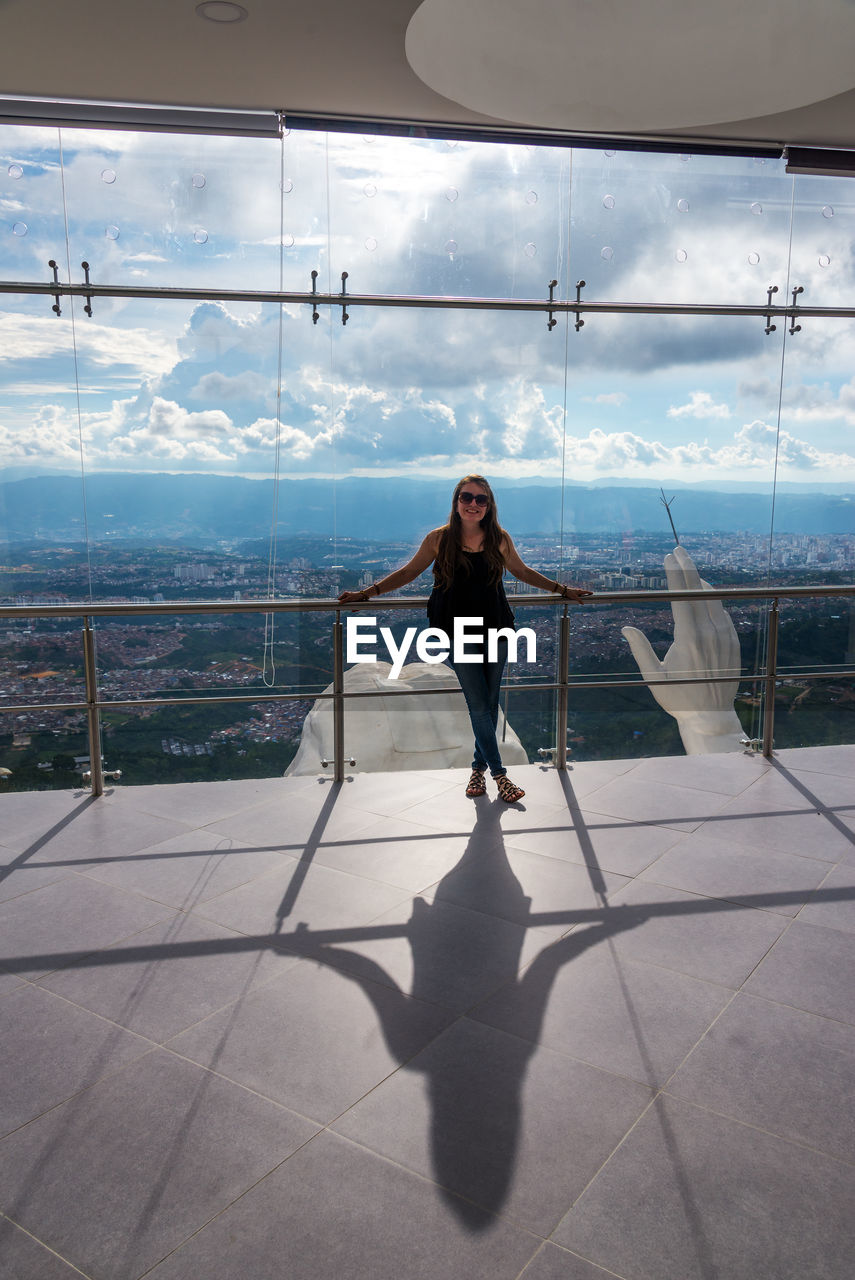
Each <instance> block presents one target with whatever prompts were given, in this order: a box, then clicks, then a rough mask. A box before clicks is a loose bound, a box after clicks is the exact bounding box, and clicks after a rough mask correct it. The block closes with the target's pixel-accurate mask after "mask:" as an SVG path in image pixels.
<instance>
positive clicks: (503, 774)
mask: <svg viewBox="0 0 855 1280" xmlns="http://www.w3.org/2000/svg"><path fill="white" fill-rule="evenodd" d="M430 564H433V576H434V583H435V586H434V589H433V592H432V594H431V598H430V602H429V604H428V620H429V622H430V624H431V626H433V627H441V628H442V629H443V630H444V631H446V632H447V633H449V634H450V633H451V632H452V631H453V629H454V619H455V618H459V617H465V618H483V624H484V630H485V632H486V631H487V630H488V629H489V628H491V627H495V628H500V627H510V626H513V621H514V615H513V613H512V612H511V608H510V605H509V604H508V601H507V597H506V596H505V591H504V587H503V586H502V574H503V573H504V572H505V570H507V571H508V572H509V573H511V574H513V576H514V577H515V578H518V579H519V581H520V582H524V583H526V585H527V586H530V587H539V588H540V589H541V590H543V591H553V592H557V593H558V594H559V595H561V596H563V597H564V599H565V600H573V601H575V602H576V603H578V602H579V601H580V600H582V599H583V598H584V597H585V596H589V595H591V592H590V591H586V590H583V589H581V588H577V587H566V586H563V585H562V584H561V583H559V582H552V581H550V579H549V578H545V577H544V576H543V574H542V573H538V571H537V570H536V569H531V568H529V566H528V565H527V564H525V563H524V561H522V560H521V559H520V557H519V554H518V552H517V549H516V547H515V546H514V544H513V541H512V539H511V536H510V534H509V533H506V532H505V530H504V529H502V527H501V525H500V524H499V520H498V515H497V512H496V500H495V498H494V497H493V491H492V489H491V488H490V486H489V484H488V483H487V481H486V480H485V479H484V477H483V476H475V475H471V476H464V477H463V479H462V480H461V481H459V483H458V484H457V487H456V488H455V490H454V498H453V499H452V503H451V514H450V516H449V518H448V523H447V524H444V525H443V526H442V528H440V529H433V530H432V531H431V532H430V533H429V534H428V535H427V537H426V538H425V540H424V542H423V543H422V545H421V546H420V547H419V549H418V551H417V552H416V554H415V555H414V556H413V558H412V560H410V561H409V563H407V564H405V565H402V567H401V568H400V569H396V570H395V571H394V572H393V573H390V574H388V575H387V576H386V577H385V578H382V579H381V580H380V581H379V582H374V583H372V585H371V586H370V587H367V588H366V589H365V590H364V591H343V592H342V593H341V595H340V596H339V602H340V603H341V604H349V603H351V602H352V601H354V600H371V599H372V598H373V597H374V596H379V595H383V593H384V592H386V591H395V590H396V589H397V588H398V587H403V586H406V584H407V583H408V582H412V581H413V579H414V578H417V577H418V576H419V574H420V573H423V572H424V571H425V569H427V568H428V566H429V565H430ZM507 656H508V642H507V640H504V639H502V640H499V642H498V652H497V654H496V659H497V660H496V661H495V662H488V661H487V657H486V654H485V656H484V658H483V659H482V660H481V661H480V662H454V660H453V658H452V659H450V665H451V666H452V667H453V668H454V672H455V674H456V676H457V679H458V681H459V682H460V687H461V689H462V690H463V696H464V697H465V699H466V706H467V708H468V710H469V719H470V720H471V722H472V730H473V732H474V734H475V754H474V757H473V760H472V775H471V777H470V778H469V783H468V785H467V787H466V794H467V796H473V797H474V796H482V795H484V793H485V792H486V790H487V786H486V778H485V775H486V772H487V769H488V768H489V770H490V774H491V776H492V778H493V779H494V781H495V783H496V786H497V787H498V789H499V795H500V796H501V798H502V799H503V800H505V801H507V803H508V804H513V803H514V801H516V800H521V799H522V797H523V796H524V795H525V792H524V791H523V789H522V788H521V787H518V786H516V785H515V784H514V783H513V782H511V780H510V778H509V777H508V775H507V771H506V769H505V767H504V765H503V764H502V757H501V754H500V752H499V744H498V741H497V739H496V726H497V724H498V720H499V690H500V688H501V683H502V673H503V671H504V669H505V663H506V662H507Z"/></svg>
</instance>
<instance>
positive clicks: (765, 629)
mask: <svg viewBox="0 0 855 1280" xmlns="http://www.w3.org/2000/svg"><path fill="white" fill-rule="evenodd" d="M795 209H796V179H795V175H794V176H793V179H792V193H791V196H790V235H789V241H788V243H787V284H786V289H785V291H784V293H785V296H788V295H789V292H790V275H791V271H792V265H793V222H794V220H795ZM793 323H795V321H793ZM786 355H787V326H786V325H784V330H783V333H782V334H781V367H780V371H779V373H778V411H777V415H776V419H775V459H774V463H773V465H772V506H771V510H770V513H769V554H768V557H767V561H766V582H765V585H766V586H767V587H770V586H771V585H772V545H773V542H774V537H775V504H776V500H777V496H778V459H779V455H780V450H781V412H782V409H783V403H784V365H785V362H786ZM757 615H758V618H757V640H756V643H755V648H754V670H755V671H759V670H760V659H761V653H762V651H763V650H764V649H765V650H766V660H767V661H768V659H769V656H770V655H769V653H768V647H769V615H768V612H764V611H763V606H762V604H758V606H757ZM763 711H764V708H763V705H762V700H760V701H758V703H757V705H755V706H754V707H753V709H752V716H751V738H752V739H756V738H759V737H760V736H761V732H762V730H761V725H762V720H763Z"/></svg>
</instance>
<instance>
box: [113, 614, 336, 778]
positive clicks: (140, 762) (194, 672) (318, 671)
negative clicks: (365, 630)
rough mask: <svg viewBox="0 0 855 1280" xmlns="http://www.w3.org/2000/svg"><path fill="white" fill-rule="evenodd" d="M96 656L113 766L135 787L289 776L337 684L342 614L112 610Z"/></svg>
mask: <svg viewBox="0 0 855 1280" xmlns="http://www.w3.org/2000/svg"><path fill="white" fill-rule="evenodd" d="M97 653H98V683H99V692H100V696H101V697H102V699H103V700H104V702H105V704H106V705H105V708H104V711H103V713H102V747H103V754H104V760H105V768H106V769H108V770H113V769H120V770H121V771H122V777H123V780H124V781H125V782H128V783H131V784H133V783H141V782H146V781H162V782H182V781H183V782H187V781H193V780H195V779H196V778H197V777H203V776H204V777H209V778H212V779H215V778H218V777H233V778H234V777H263V776H271V777H278V776H281V775H282V774H283V773H284V772H285V770H286V769H287V768H288V767H289V765H290V764H291V761H292V760H293V757H294V755H295V754H296V751H297V748H298V745H299V742H300V737H301V733H302V729H303V722H304V720H305V718H306V716H307V714H308V712H309V711H310V709H311V707H312V705H313V703H314V700H315V697H316V695H317V694H319V693H322V692H323V691H324V690H325V689H326V688H327V687H328V686H329V685H330V684H331V682H332V670H333V663H332V627H331V615H330V614H328V613H323V612H306V613H279V614H275V615H267V614H247V613H228V614H194V615H187V614H183V615H182V614H179V615H168V614H163V615H149V616H148V617H145V618H138V617H136V618H128V617H121V616H120V617H117V618H105V619H101V620H99V626H98V630H97ZM280 694H295V695H298V696H296V697H289V698H282V699H281V700H271V695H280ZM238 698H240V699H241V700H239V701H238V700H235V701H228V699H238ZM135 699H139V700H140V705H139V706H133V705H130V706H129V705H124V704H126V703H127V702H128V701H129V700H130V701H132V700H135ZM161 699H167V700H178V701H177V702H176V701H169V702H168V703H163V704H161V705H157V702H158V700H161ZM182 699H183V700H185V702H186V705H182V701H181V700H182ZM244 699H246V700H244ZM111 702H115V703H116V704H121V705H116V706H115V707H111V706H110V705H109V704H110V703H111ZM146 702H147V703H148V704H149V705H145V704H146ZM152 773H153V774H155V775H156V777H152V776H150V774H152Z"/></svg>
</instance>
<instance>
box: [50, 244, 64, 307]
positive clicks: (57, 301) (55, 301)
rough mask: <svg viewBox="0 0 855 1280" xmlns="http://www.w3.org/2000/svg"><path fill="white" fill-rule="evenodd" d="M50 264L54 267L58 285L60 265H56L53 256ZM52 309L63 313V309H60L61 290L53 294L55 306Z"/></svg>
mask: <svg viewBox="0 0 855 1280" xmlns="http://www.w3.org/2000/svg"><path fill="white" fill-rule="evenodd" d="M48 266H49V267H52V268H53V282H54V284H56V285H58V284H59V267H58V266H57V265H56V263H55V262H54V260H53V258H51V260H50V262H49V263H48ZM51 311H55V312H56V314H57V315H58V316H61V315H62V311H61V310H60V306H59V292H57V293H55V294H54V295H53V306H52V307H51Z"/></svg>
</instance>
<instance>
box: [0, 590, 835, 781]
mask: <svg viewBox="0 0 855 1280" xmlns="http://www.w3.org/2000/svg"><path fill="white" fill-rule="evenodd" d="M843 596H849V597H855V585H853V586H828V585H815V586H806V587H723V588H712V589H710V588H700V589H697V590H691V591H668V590H661V591H658V590H653V591H603V592H597V593H595V594H594V595H592V596H591V597H590V598H587V599H586V600H585V602H584V603H585V608H590V607H595V606H597V605H604V604H609V605H620V604H654V603H659V602H661V603H667V604H674V603H678V602H681V601H691V600H705V601H711V600H722V601H725V600H729V601H763V600H765V601H768V603H769V609H768V614H767V622H768V629H767V638H766V656H765V662H763V663H762V664H761V669H760V670H757V671H753V672H748V673H742V672H737V673H735V674H734V673H733V672H732V671H731V672H728V673H727V674H724V675H697V674H695V675H686V676H683V677H680V678H676V679H675V678H672V677H670V676H669V677H668V680H667V683H668V685H669V686H673V685H691V684H701V685H707V684H732V683H734V681H736V682H737V683H739V684H754V685H757V684H760V685H762V687H763V691H764V706H763V731H762V737H761V738H760V739H758V740H757V742H756V745H758V746H761V747H762V752H763V754H764V755H765V756H766V757H770V756H771V755H772V751H773V735H774V715H775V686H776V682H777V680H778V613H779V603H780V601H781V600H797V599H821V598H823V597H843ZM512 601H513V604H514V605H515V606H517V607H523V608H531V607H553V608H554V606H555V605H563V610H562V614H561V617H560V629H559V643H558V678H557V680H555V681H545V682H537V683H535V682H532V683H526V684H525V685H524V686H520V685H510V686H506V688H512V689H514V690H519V689H520V688H524V689H525V691H526V692H556V693H557V695H558V697H557V704H558V706H557V717H556V745H555V748H554V758H555V766H556V768H558V769H562V770H563V769H566V767H567V713H568V705H569V696H570V690H571V689H595V688H610V689H614V688H630V687H632V688H636V687H639V686H648V687H649V686H650V685H652V684H655V683H658V682H656V681H653V680H648V679H645V678H644V677H642V676H641V675H639V676H637V677H636V676H633V678H632V679H614V678H610V679H607V680H590V679H584V678H582V679H580V678H578V677H571V675H570V672H569V666H570V640H571V625H572V608H575V607H576V606H573V607H572V608H571V606H569V605H568V604H567V602H566V601H564V600H563V599H562V597H561V596H558V595H553V594H543V593H538V594H537V595H514V596H512ZM426 604H427V597H426V596H384V597H382V598H381V599H380V600H378V598H377V597H374V598H372V599H371V600H370V601H364V602H362V601H359V602H356V601H354V602H352V603H350V604H347V605H341V604H339V603H338V601H336V600H331V599H291V600H241V601H231V600H211V601H208V600H204V601H196V600H193V601H191V600H188V601H183V602H182V601H162V602H158V603H155V604H126V603H109V602H104V603H98V604H96V603H94V602H89V603H81V604H59V605H57V604H26V605H0V618H7V619H16V620H20V619H31V618H44V619H53V620H59V619H65V618H82V619H83V623H84V625H83V632H82V648H83V669H84V678H85V695H86V696H85V700H84V701H82V702H81V701H71V702H48V703H33V702H28V703H23V704H18V705H9V704H6V705H0V714H10V713H20V712H28V711H40V710H41V711H47V710H54V711H85V712H86V714H87V726H88V739H89V760H90V785H91V789H92V794H93V795H94V796H100V795H103V792H104V773H103V768H102V761H101V733H100V715H101V711H102V710H104V709H112V708H114V707H143V706H148V707H152V706H155V707H157V706H176V705H182V706H186V705H188V704H193V703H206V704H207V703H232V702H246V703H254V702H283V701H298V700H299V701H306V700H308V699H311V700H312V701H316V700H324V699H327V700H331V701H332V703H333V756H334V758H333V762H332V763H333V772H334V778H335V780H336V781H338V782H340V781H342V779H343V778H344V766H345V752H344V704H345V702H346V701H347V700H348V699H357V698H372V697H381V696H382V697H384V698H388V697H399V698H400V697H411V696H414V691H410V690H408V689H400V690H394V691H392V690H388V689H384V690H383V691H382V693H381V692H379V691H375V690H359V691H349V692H346V691H345V688H344V670H345V668H344V652H345V646H344V625H343V623H342V617H341V615H342V614H343V613H349V612H355V611H360V612H361V611H367V610H369V609H370V610H372V611H373V612H381V611H382V612H384V613H385V612H389V611H396V610H414V609H421V610H424V608H425V606H426ZM306 612H323V613H332V614H333V615H334V619H333V681H332V691H331V692H328V693H327V692H324V693H307V692H306V691H305V690H301V691H298V692H291V693H272V692H270V691H269V690H265V691H264V692H262V693H259V692H258V691H257V690H256V691H254V692H252V693H244V694H228V695H222V694H218V695H214V696H210V695H201V694H193V695H186V694H185V695H182V696H180V697H169V696H167V697H157V698H108V699H103V698H101V697H100V696H99V691H98V678H97V661H96V648H95V632H94V630H93V627H92V621H93V619H95V618H104V617H130V618H140V617H147V616H152V615H154V616H161V617H162V616H164V615H173V614H189V615H194V614H231V613H255V614H258V613H260V614H277V613H306ZM797 674H798V679H800V680H816V679H828V678H830V677H833V678H837V679H840V678H844V679H846V678H849V679H851V678H853V676H855V668H850V667H848V666H845V665H844V664H841V666H840V669H838V668H830V667H828V666H826V667H824V668H822V669H819V670H813V671H803V670H799V671H798V673H797ZM448 692H449V690H448V688H447V687H446V688H436V689H422V688H419V690H418V696H420V697H421V696H422V695H427V694H445V695H447V694H448ZM752 745H754V744H752Z"/></svg>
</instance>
